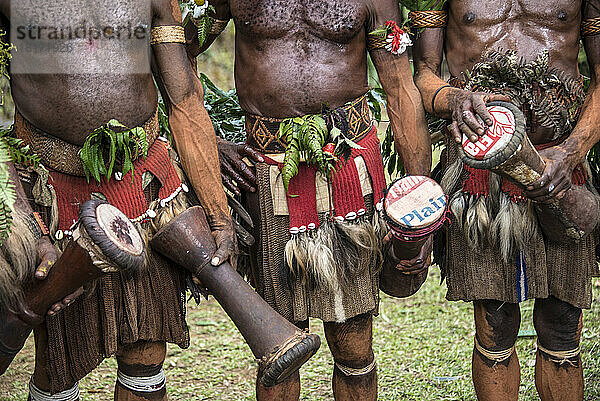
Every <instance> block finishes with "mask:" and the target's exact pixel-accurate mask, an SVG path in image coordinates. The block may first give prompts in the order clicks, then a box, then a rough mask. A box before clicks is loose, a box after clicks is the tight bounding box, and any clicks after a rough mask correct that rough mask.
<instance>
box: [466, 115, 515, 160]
mask: <svg viewBox="0 0 600 401" xmlns="http://www.w3.org/2000/svg"><path fill="white" fill-rule="evenodd" d="M488 111H489V113H490V114H491V116H492V120H493V121H494V123H493V124H492V126H491V127H489V128H487V130H486V132H485V134H484V135H483V136H481V137H480V138H479V140H478V141H477V142H475V143H473V142H471V141H470V140H469V138H467V136H466V135H463V143H462V146H463V149H464V151H465V153H466V154H467V156H469V157H471V158H473V159H476V160H483V159H484V158H485V157H486V155H487V154H488V153H490V152H491V151H493V150H500V149H501V148H503V147H504V145H505V144H506V143H507V142H508V141H509V140H510V136H512V135H513V134H514V133H515V116H514V115H513V113H512V112H511V111H510V110H509V109H507V108H506V107H502V106H491V107H488Z"/></svg>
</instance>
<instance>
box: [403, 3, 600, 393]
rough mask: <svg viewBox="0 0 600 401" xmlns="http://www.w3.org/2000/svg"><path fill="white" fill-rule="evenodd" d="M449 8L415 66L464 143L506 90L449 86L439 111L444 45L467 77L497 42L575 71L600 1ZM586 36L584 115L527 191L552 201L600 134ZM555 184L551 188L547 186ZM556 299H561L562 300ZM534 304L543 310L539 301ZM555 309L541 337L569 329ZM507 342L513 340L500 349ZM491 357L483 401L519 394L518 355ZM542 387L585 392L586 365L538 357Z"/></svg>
mask: <svg viewBox="0 0 600 401" xmlns="http://www.w3.org/2000/svg"><path fill="white" fill-rule="evenodd" d="M447 7H448V11H449V18H448V26H447V28H446V29H442V28H434V29H433V28H428V29H425V30H424V32H423V33H422V34H421V36H420V38H419V39H418V40H417V41H416V43H415V53H414V54H415V66H416V69H417V73H416V76H415V81H416V84H417V86H418V88H419V90H420V91H421V95H422V97H423V102H424V103H423V104H424V106H425V108H426V110H427V111H428V112H434V113H435V114H436V115H438V116H440V117H443V118H447V119H450V120H451V121H452V122H451V124H450V125H449V130H450V132H451V135H452V137H453V138H454V139H455V141H457V142H460V138H461V137H462V134H463V133H464V134H466V135H467V136H468V137H469V138H471V140H473V141H475V140H477V136H478V135H481V134H483V130H484V128H485V127H484V126H483V125H482V124H480V123H479V122H477V121H476V120H475V115H476V114H477V115H479V116H480V117H481V118H482V119H483V120H484V122H486V123H487V120H488V119H489V117H490V116H489V115H488V113H487V112H486V111H485V109H484V104H485V103H486V102H487V101H490V100H503V99H502V98H503V97H498V96H494V95H490V94H485V93H472V92H468V91H464V90H461V89H457V88H444V89H442V90H441V91H440V92H439V94H438V96H437V97H436V98H435V110H431V102H432V98H433V96H434V93H435V91H436V90H437V89H438V88H440V87H441V86H442V85H445V84H446V82H444V81H443V80H442V79H441V78H440V77H439V73H440V65H441V61H442V56H443V54H444V52H445V55H446V59H447V61H448V67H449V70H450V73H451V74H452V75H453V76H457V77H462V74H463V73H464V72H465V71H467V70H469V69H471V68H472V67H473V65H474V64H475V63H477V62H478V61H479V60H480V59H481V56H482V55H483V54H484V53H485V51H487V50H488V49H498V48H501V49H504V50H514V51H516V52H517V53H518V54H519V55H520V56H522V57H523V58H524V59H525V60H527V61H530V60H531V59H532V58H535V57H536V56H537V55H538V54H540V53H541V52H543V51H544V50H548V51H549V56H550V67H551V68H558V69H560V70H562V71H564V72H566V73H567V74H569V75H571V76H578V75H579V71H578V64H577V55H578V50H579V30H580V23H581V20H582V18H583V19H586V18H593V17H597V16H598V15H599V12H598V9H599V8H600V2H599V1H597V0H590V1H587V2H582V1H580V0H578V1H568V0H553V1H551V2H545V1H536V0H511V1H507V2H501V3H498V2H491V1H483V2H482V1H475V0H468V1H453V0H450V1H449V2H448V5H447ZM583 43H584V46H585V49H586V52H587V56H588V62H589V64H590V71H591V85H590V88H589V92H588V96H587V98H586V101H585V103H584V106H583V111H582V113H581V117H580V119H579V121H578V123H577V126H576V127H575V129H574V130H573V132H572V133H571V135H570V136H569V137H568V138H567V139H566V140H565V141H563V142H562V143H561V144H560V145H557V146H553V147H550V148H548V149H546V150H543V151H540V154H541V155H542V157H543V158H544V161H545V162H546V168H545V171H544V173H543V175H542V177H541V178H540V179H539V180H538V181H536V182H535V183H533V184H532V185H531V186H529V187H527V188H526V193H527V195H528V196H529V197H530V198H531V199H532V200H534V201H538V202H548V201H551V200H553V199H555V198H557V197H561V196H563V194H564V193H565V191H566V190H567V189H569V188H570V186H571V174H572V171H573V169H574V167H575V166H576V165H577V164H578V163H580V162H581V161H582V160H583V159H584V157H585V155H586V153H587V152H588V150H589V149H590V148H591V147H592V146H593V145H594V144H595V143H596V142H597V141H598V140H600V129H598V127H600V91H599V90H598V78H599V74H600V36H591V37H587V38H584V39H583ZM504 100H506V99H504ZM550 135H551V132H548V131H547V130H545V129H543V128H541V127H533V129H532V132H531V133H530V139H531V141H532V142H533V143H534V144H539V143H547V142H549V141H550V139H551V138H550ZM551 186H552V187H551ZM552 188H553V190H552V191H549V189H552ZM557 302H558V303H559V304H560V302H561V301H557ZM563 304H565V303H564V302H563ZM540 305H542V304H540ZM565 305H567V304H565ZM565 305H563V306H565ZM481 308H482V307H481V305H479V304H478V303H477V302H476V303H475V321H476V326H477V328H478V335H480V333H481V332H482V331H486V330H484V328H485V327H488V326H489V324H488V322H486V321H485V320H484V315H485V314H484V313H483V312H481ZM517 308H518V307H517ZM536 309H538V304H537V303H536ZM551 311H552V309H551V308H542V309H540V310H539V312H538V313H537V316H538V317H537V321H538V322H544V321H546V322H548V323H547V324H545V325H541V326H540V327H545V328H546V333H545V334H540V331H539V330H538V336H540V337H539V338H540V341H541V340H542V338H544V339H547V338H553V337H552V336H551V335H548V334H547V333H548V332H550V333H551V332H559V331H561V330H562V329H564V328H563V327H561V326H560V325H561V322H557V321H556V320H553V315H552V312H551ZM509 320H510V319H509ZM562 323H564V322H562ZM536 327H538V325H536ZM569 327H571V329H570V332H569V336H570V337H572V340H573V341H574V343H575V344H577V343H578V342H579V334H578V332H577V329H576V327H575V326H574V325H573V324H570V326H569ZM488 329H489V327H488ZM517 330H518V327H517ZM488 331H489V330H488ZM505 335H506V334H505ZM481 337H483V338H481ZM480 341H481V342H482V345H483V346H484V347H486V348H488V349H492V350H493V349H494V345H497V344H498V341H500V342H502V341H504V342H506V338H505V337H503V335H500V336H499V337H498V338H496V340H490V339H489V336H488V337H486V336H484V335H480ZM547 341H548V343H550V344H549V347H550V348H548V347H546V348H548V349H555V350H556V349H558V350H560V349H565V348H561V344H560V342H556V341H552V340H547ZM505 345H506V344H505ZM509 347H510V345H509V346H505V347H503V348H502V347H500V348H498V349H499V350H500V349H507V348H509ZM574 347H576V345H575V346H574ZM574 347H573V348H574ZM538 354H539V352H538ZM488 362H489V360H487V359H485V358H484V357H483V356H482V355H480V354H479V353H477V352H474V356H473V379H474V384H475V389H476V392H477V395H478V397H479V398H480V399H482V400H516V398H517V396H518V384H519V366H518V360H517V358H516V355H513V357H511V359H510V363H509V364H507V365H506V366H503V365H498V366H496V367H495V368H494V367H492V366H491V364H489V363H488ZM536 387H537V389H538V393H539V394H540V397H541V399H542V400H543V401H546V400H555V399H556V400H558V399H561V400H581V399H582V398H583V376H582V371H581V364H580V363H579V364H573V365H568V366H567V365H564V364H563V365H562V366H560V367H558V365H556V364H554V363H553V362H551V361H549V359H548V358H547V357H540V356H538V359H537V363H536Z"/></svg>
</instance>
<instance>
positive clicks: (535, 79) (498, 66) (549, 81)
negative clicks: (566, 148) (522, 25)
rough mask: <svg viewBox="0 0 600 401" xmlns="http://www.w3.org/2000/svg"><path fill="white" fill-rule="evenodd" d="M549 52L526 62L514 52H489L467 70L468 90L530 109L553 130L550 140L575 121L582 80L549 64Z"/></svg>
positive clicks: (580, 101)
mask: <svg viewBox="0 0 600 401" xmlns="http://www.w3.org/2000/svg"><path fill="white" fill-rule="evenodd" d="M548 60H549V56H548V52H547V51H544V52H543V53H541V54H540V55H539V56H538V57H537V58H536V59H535V60H533V61H531V62H525V61H524V59H523V58H522V57H520V56H518V55H517V53H516V52H515V51H512V50H509V51H504V52H503V51H495V50H492V51H489V52H487V53H486V54H485V55H484V56H483V61H482V62H480V63H477V64H475V66H474V67H473V69H472V70H471V71H470V72H467V73H466V75H467V83H466V87H465V89H467V90H473V91H477V90H487V91H493V92H494V93H501V94H504V95H506V96H508V97H510V99H511V101H512V102H513V103H514V104H515V105H517V106H518V107H521V108H523V107H524V108H526V109H529V110H531V112H532V114H533V115H534V117H535V120H536V122H537V123H538V124H540V125H541V126H543V127H546V128H550V129H552V130H553V131H554V137H553V139H557V138H560V137H561V136H562V135H564V134H565V133H568V132H570V131H571V130H572V129H573V128H574V127H575V124H576V123H577V119H578V117H579V115H578V114H579V111H580V109H581V105H582V104H583V101H584V100H585V91H584V88H583V84H582V81H581V79H578V78H575V77H570V76H567V75H566V74H565V73H564V72H562V71H559V70H557V69H551V68H549V67H548Z"/></svg>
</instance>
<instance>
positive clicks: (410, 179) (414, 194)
mask: <svg viewBox="0 0 600 401" xmlns="http://www.w3.org/2000/svg"><path fill="white" fill-rule="evenodd" d="M446 204H447V201H446V195H445V194H444V191H443V190H442V187H440V186H439V184H438V183H437V182H435V181H434V180H432V179H431V178H429V177H424V176H418V175H412V176H406V177H403V178H401V179H399V180H396V181H395V182H393V183H392V185H390V187H389V188H388V191H387V194H386V196H385V199H384V203H383V208H384V211H385V216H386V220H387V221H388V223H389V224H390V226H391V228H392V229H393V230H395V231H399V232H400V233H410V232H411V231H414V230H420V229H423V228H427V227H431V226H433V225H435V224H436V223H438V222H439V221H440V220H442V219H443V218H444V217H445V215H446Z"/></svg>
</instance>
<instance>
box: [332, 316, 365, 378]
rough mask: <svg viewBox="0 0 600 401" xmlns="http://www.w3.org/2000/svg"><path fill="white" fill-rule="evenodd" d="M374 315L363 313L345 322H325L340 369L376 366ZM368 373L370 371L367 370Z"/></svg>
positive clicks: (333, 353) (334, 357) (334, 356)
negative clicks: (373, 345)
mask: <svg viewBox="0 0 600 401" xmlns="http://www.w3.org/2000/svg"><path fill="white" fill-rule="evenodd" d="M372 335H373V317H372V315H371V314H363V315H359V316H356V317H353V318H351V319H348V320H347V321H346V322H344V323H325V337H326V338H327V344H328V345H329V349H330V350H331V353H332V355H333V359H334V360H335V362H336V365H338V368H340V370H342V371H344V368H345V367H346V368H349V369H350V370H352V369H359V370H361V369H369V371H370V370H372V369H373V368H374V361H375V356H374V354H373V347H372ZM366 373H368V372H366Z"/></svg>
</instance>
